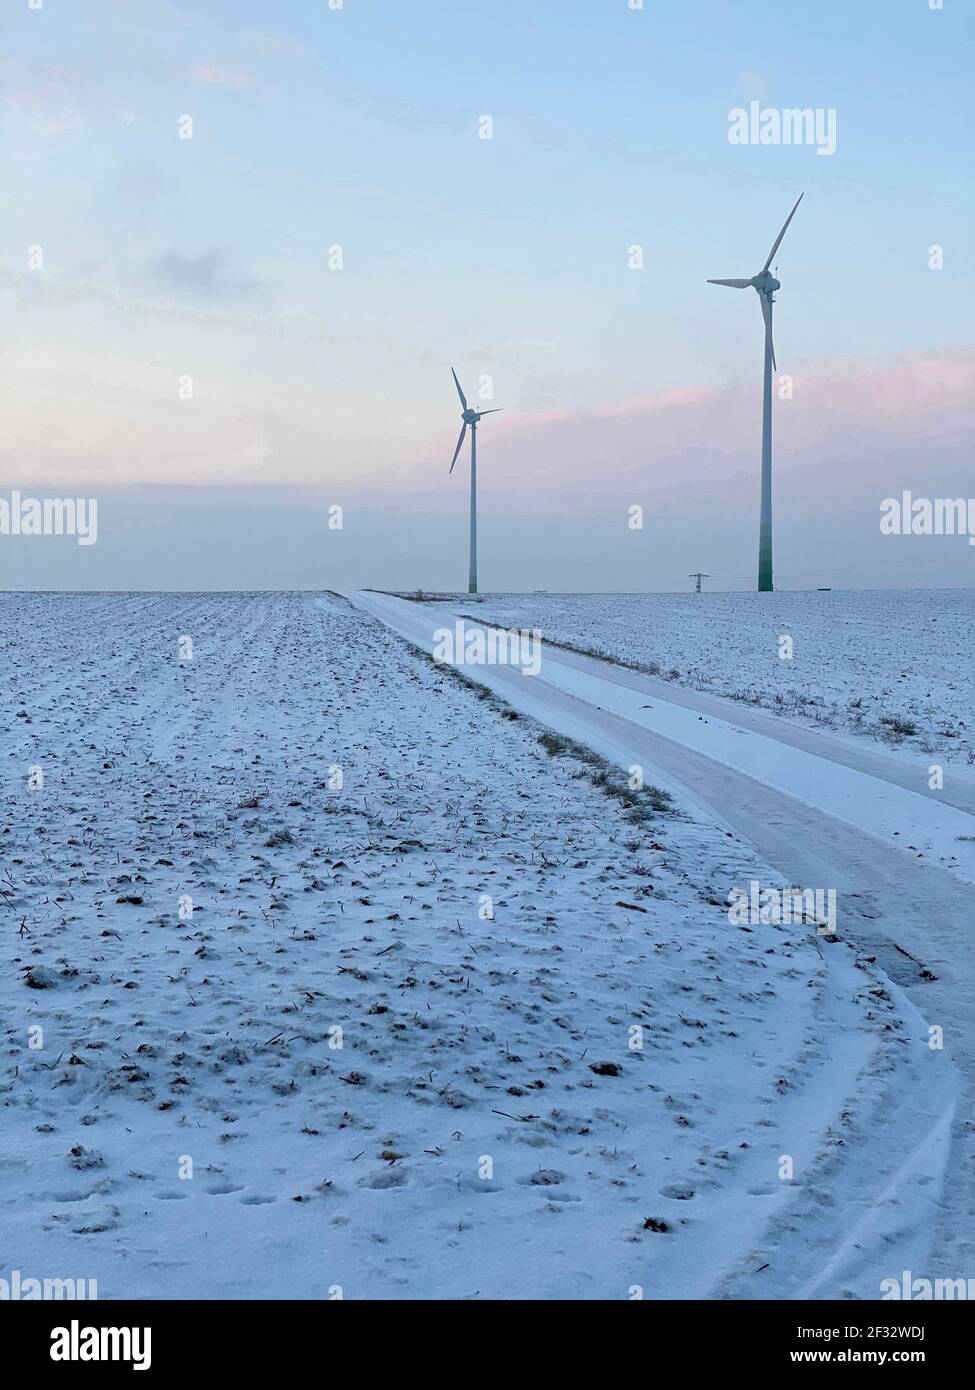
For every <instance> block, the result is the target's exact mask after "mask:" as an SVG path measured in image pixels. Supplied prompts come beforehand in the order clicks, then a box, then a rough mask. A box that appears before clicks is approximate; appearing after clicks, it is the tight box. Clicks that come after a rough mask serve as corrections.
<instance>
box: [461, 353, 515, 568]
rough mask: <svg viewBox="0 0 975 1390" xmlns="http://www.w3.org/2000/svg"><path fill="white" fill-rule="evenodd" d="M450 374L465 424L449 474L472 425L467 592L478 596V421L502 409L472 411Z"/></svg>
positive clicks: (497, 407)
mask: <svg viewBox="0 0 975 1390" xmlns="http://www.w3.org/2000/svg"><path fill="white" fill-rule="evenodd" d="M450 374H451V376H452V377H453V378H454V385H455V386H456V387H457V394H458V396H460V403H461V406H462V414H461V417H460V418H461V420H463V422H464V423H463V424H462V425H461V427H460V436H459V438H458V440H457V448H456V449H455V450H454V456H453V458H452V459H451V461H450V468H449V469H448V473H453V471H454V464H455V463H456V462H457V455H458V454H459V453H460V449H461V445H462V444H463V442H464V436H465V435H466V433H467V427H468V425H470V428H471V534H470V565H469V568H468V576H467V592H468V593H469V594H476V593H477V424H478V421H479V420H480V419H481V418H482V417H483V416H485V415H496V414H497V413H498V411H499V410H501V408H502V407H501V406H499V405H498V406H495V407H494V408H493V409H492V410H472V409H471V407H470V406H469V405H468V404H467V397H466V396H465V395H464V392H463V390H462V389H461V384H460V382H459V381H458V380H457V373H456V372H455V371H454V369H453V367H451V369H450Z"/></svg>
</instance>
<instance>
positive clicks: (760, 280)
mask: <svg viewBox="0 0 975 1390" xmlns="http://www.w3.org/2000/svg"><path fill="white" fill-rule="evenodd" d="M803 196H804V195H803V194H802V193H800V194H799V197H798V198H797V199H796V205H795V207H794V208H793V209H792V211H791V212H790V213H789V216H788V217H787V218H786V219H785V226H784V227H783V228H782V230H781V232H779V234H778V236H777V237H776V238H775V241H774V242H773V243H772V249H771V251H770V252H769V253H768V258H767V260H766V262H765V264H764V265H763V266H762V268H761V270H760V271H759V273H758V274H757V275H753V276H752V278H751V279H750V280H709V281H708V284H709V285H728V286H729V287H730V288H731V289H733V290H747V289H749V288H751V289H753V290H754V291H755V292H756V294H757V295H758V298H759V302H760V303H761V306H762V317H763V318H764V320H765V389H764V396H763V409H762V505H761V512H760V518H759V528H758V592H759V593H760V594H770V593H771V592H772V373H773V371H777V370H778V368H777V366H776V363H775V348H774V347H773V345H772V305H773V303H774V299H773V295H774V294H775V291H776V290H777V289H781V286H780V284H779V282H778V280H776V278H775V276H774V275H770V274H769V266H770V265H771V264H772V257H773V256H774V255H775V253H776V251H778V249H779V246H780V245H781V243H782V238H783V237H784V236H785V234H786V232H787V231H788V228H789V223H790V222H791V221H792V219H793V217H795V215H796V208H797V207H798V206H799V204H800V203H801V202H802V199H803ZM776 268H778V267H776Z"/></svg>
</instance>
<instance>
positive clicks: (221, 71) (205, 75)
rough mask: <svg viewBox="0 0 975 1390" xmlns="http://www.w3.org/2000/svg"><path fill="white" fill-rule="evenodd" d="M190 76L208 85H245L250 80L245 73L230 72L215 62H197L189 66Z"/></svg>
mask: <svg viewBox="0 0 975 1390" xmlns="http://www.w3.org/2000/svg"><path fill="white" fill-rule="evenodd" d="M190 76H191V77H192V78H193V80H194V81H195V82H202V83H204V84H205V85H206V86H208V87H246V85H247V83H248V82H249V81H250V78H249V77H248V76H247V75H246V73H242V72H230V71H228V69H227V68H222V67H219V66H218V65H217V64H216V63H197V65H196V66H195V67H192V68H190Z"/></svg>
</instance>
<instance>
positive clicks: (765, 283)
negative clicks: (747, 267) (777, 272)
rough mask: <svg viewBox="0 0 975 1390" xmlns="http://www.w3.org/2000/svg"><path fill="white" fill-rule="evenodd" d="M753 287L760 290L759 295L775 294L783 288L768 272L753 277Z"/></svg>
mask: <svg viewBox="0 0 975 1390" xmlns="http://www.w3.org/2000/svg"><path fill="white" fill-rule="evenodd" d="M751 284H752V287H753V288H754V289H756V290H758V292H759V294H774V293H775V291H776V290H780V289H781V288H782V286H781V284H780V283H779V281H778V280H776V278H775V276H774V275H770V274H769V272H768V271H767V270H763V271H762V273H761V275H753V276H752V278H751Z"/></svg>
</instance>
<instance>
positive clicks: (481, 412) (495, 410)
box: [477, 405, 504, 419]
mask: <svg viewBox="0 0 975 1390" xmlns="http://www.w3.org/2000/svg"><path fill="white" fill-rule="evenodd" d="M499 410H504V406H503V405H496V406H493V407H492V408H491V409H490V410H479V411H478V412H477V418H478V419H480V418H481V416H482V415H497V413H498V411H499Z"/></svg>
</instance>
